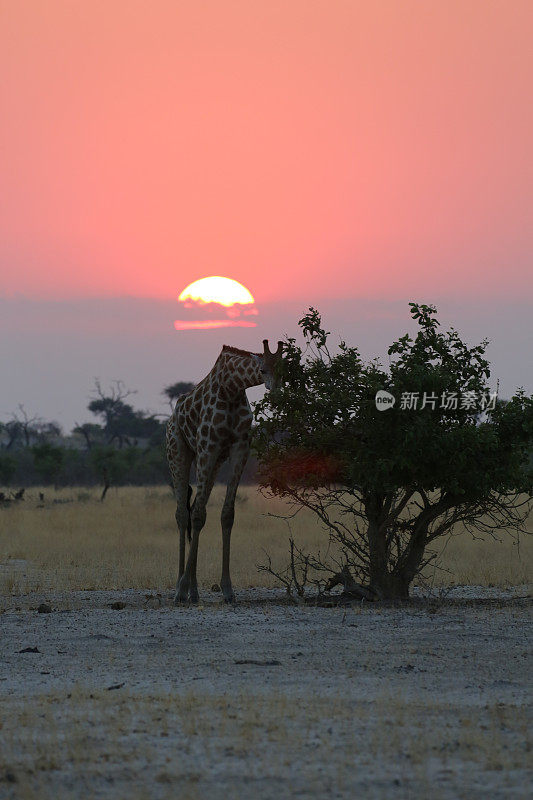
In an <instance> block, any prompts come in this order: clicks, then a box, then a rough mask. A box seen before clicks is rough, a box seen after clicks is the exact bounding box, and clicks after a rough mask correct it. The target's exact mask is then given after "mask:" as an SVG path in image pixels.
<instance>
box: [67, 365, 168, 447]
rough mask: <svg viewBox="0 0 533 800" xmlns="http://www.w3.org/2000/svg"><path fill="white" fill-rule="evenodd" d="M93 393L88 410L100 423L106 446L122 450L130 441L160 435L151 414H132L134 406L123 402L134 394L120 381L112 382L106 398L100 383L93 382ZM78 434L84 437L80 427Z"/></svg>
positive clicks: (154, 418)
mask: <svg viewBox="0 0 533 800" xmlns="http://www.w3.org/2000/svg"><path fill="white" fill-rule="evenodd" d="M95 391H96V397H95V398H94V399H93V400H91V402H90V403H89V405H88V408H89V411H92V413H93V414H95V415H96V416H99V417H100V418H101V419H102V422H103V430H104V433H105V436H106V438H107V443H108V444H112V443H113V442H117V444H118V446H119V448H122V447H123V446H124V444H126V445H131V443H132V440H134V442H135V440H136V439H138V438H148V439H149V438H151V437H153V436H154V435H156V434H157V432H158V431H159V428H160V427H161V423H160V422H159V421H158V420H157V418H156V417H155V415H154V414H147V413H146V412H144V411H135V409H134V408H133V406H131V405H130V404H129V403H126V402H125V400H126V398H127V397H129V396H130V395H132V394H135V392H134V391H132V390H130V389H126V388H125V386H124V384H123V383H122V381H114V382H113V384H112V385H111V389H110V390H109V391H108V393H107V394H106V393H105V392H104V390H103V389H102V386H101V384H100V381H98V380H96V381H95ZM78 427H79V426H78ZM82 427H83V426H82ZM78 432H81V433H82V435H84V436H85V433H84V431H83V430H82V429H81V428H80V427H79V431H78ZM86 440H87V437H86Z"/></svg>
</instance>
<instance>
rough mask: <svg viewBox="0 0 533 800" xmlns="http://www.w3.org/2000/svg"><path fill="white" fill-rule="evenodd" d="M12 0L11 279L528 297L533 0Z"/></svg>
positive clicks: (158, 287) (0, 38) (106, 291)
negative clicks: (217, 280) (225, 282)
mask: <svg viewBox="0 0 533 800" xmlns="http://www.w3.org/2000/svg"><path fill="white" fill-rule="evenodd" d="M0 13H1V23H0V75H1V76H2V81H1V88H0V92H1V107H2V124H1V126H0V186H1V187H2V188H1V192H0V273H1V276H2V280H1V283H0V295H4V296H6V295H7V296H11V295H13V294H19V293H20V294H24V295H26V296H28V297H32V298H39V297H50V298H52V297H53V298H69V297H70V298H72V297H84V296H85V297H87V296H92V297H95V296H117V295H134V296H138V297H154V298H161V299H165V298H169V299H170V298H173V297H176V296H177V294H179V292H180V291H181V290H182V289H183V288H184V286H186V285H187V284H188V283H190V282H191V281H193V280H195V279H197V278H200V277H203V276H205V275H213V274H214V275H226V276H228V277H232V278H235V279H236V280H238V281H240V282H242V283H243V284H244V285H245V286H247V287H248V288H249V289H250V291H251V292H252V293H253V294H254V296H255V298H256V300H257V302H258V303H259V304H260V303H261V302H272V301H276V300H278V299H281V298H285V299H294V300H301V301H302V302H303V303H304V304H305V303H306V299H307V297H308V296H309V295H312V296H313V297H316V296H326V297H330V298H335V297H350V296H353V297H357V296H373V297H378V298H379V297H385V296H387V297H393V298H394V297H398V296H402V297H403V296H404V295H405V294H410V295H411V299H418V298H421V297H423V298H424V299H426V300H429V301H431V299H432V297H433V296H434V295H439V296H443V295H448V296H452V297H453V296H456V297H465V296H468V295H475V296H476V297H478V298H480V297H486V298H487V299H495V298H496V297H499V296H502V295H505V296H506V297H507V298H509V299H512V298H515V297H522V298H524V295H526V296H529V297H531V294H532V288H531V287H532V284H533V282H532V281H531V256H532V251H533V218H532V208H533V174H532V173H533V169H532V159H531V141H532V134H533V126H532V118H533V104H532V102H531V86H532V85H533V69H532V60H531V30H532V29H533V3H531V2H530V0H523V2H521V1H520V0H501V2H491V0H479V1H478V2H472V0H442V2H439V1H438V0H432V1H431V2H428V0H419V2H409V0H401V2H400V0H398V2H392V0H391V1H390V2H384V1H383V0H380V1H375V0H372V1H371V0H367V2H364V3H363V2H355V0H346V2H341V1H339V0H324V2H310V0H289V2H287V0H282V1H280V2H276V1H275V0H269V2H264V0H261V1H260V2H254V1H253V0H240V2H237V0H234V1H233V2H232V1H231V0H224V2H220V0H212V1H211V2H209V1H207V2H201V3H200V2H197V0H190V2H178V1H177V0H152V1H149V0H145V1H144V2H140V0H127V1H126V0H124V2H121V1H119V0H113V2H109V0H91V2H81V0H80V1H79V2H73V0H63V2H61V1H60V0H47V1H46V2H38V1H37V0H35V1H34V2H32V0H19V2H11V1H10V0H0Z"/></svg>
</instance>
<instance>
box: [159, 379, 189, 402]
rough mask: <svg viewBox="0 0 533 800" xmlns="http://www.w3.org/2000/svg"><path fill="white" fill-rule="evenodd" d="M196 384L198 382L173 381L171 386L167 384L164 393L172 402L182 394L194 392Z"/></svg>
mask: <svg viewBox="0 0 533 800" xmlns="http://www.w3.org/2000/svg"><path fill="white" fill-rule="evenodd" d="M195 386H196V384H195V383H191V382H190V381H178V382H177V383H171V384H170V386H166V387H165V388H164V389H163V392H162V394H164V395H165V396H166V397H167V398H168V400H169V402H170V403H172V402H174V401H175V400H177V399H178V397H181V395H182V394H189V392H192V390H193V389H194V387H195Z"/></svg>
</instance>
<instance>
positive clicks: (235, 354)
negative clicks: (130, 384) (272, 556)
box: [167, 342, 282, 601]
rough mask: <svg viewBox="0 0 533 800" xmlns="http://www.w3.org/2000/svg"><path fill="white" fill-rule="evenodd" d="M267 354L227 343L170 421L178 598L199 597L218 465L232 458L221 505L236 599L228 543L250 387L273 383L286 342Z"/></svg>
mask: <svg viewBox="0 0 533 800" xmlns="http://www.w3.org/2000/svg"><path fill="white" fill-rule="evenodd" d="M264 347H265V351H264V353H262V354H259V353H250V352H248V351H247V350H239V349H238V348H235V347H229V346H227V345H224V347H223V348H222V352H221V353H220V355H219V357H218V358H217V360H216V363H215V365H214V367H213V369H212V370H211V372H210V373H209V374H208V375H207V376H206V377H205V378H204V379H203V380H202V381H200V383H199V384H198V385H197V386H195V388H194V389H193V390H192V391H191V392H190V393H189V394H188V395H185V396H183V397H180V398H178V400H177V402H176V406H175V409H174V413H173V414H172V416H171V417H170V419H169V421H168V424H167V458H168V463H169V467H170V472H171V475H172V482H173V485H174V489H175V493H176V501H177V509H176V521H177V523H178V529H179V532H180V566H179V575H178V585H177V587H176V601H184V600H187V598H189V599H191V600H192V601H195V600H196V599H197V598H198V590H197V583H196V556H197V549H198V537H199V534H200V531H201V529H202V527H203V525H204V523H205V515H206V512H205V508H206V505H207V500H208V499H209V495H210V493H211V489H212V487H213V483H214V480H215V477H216V473H217V471H218V468H219V467H220V465H221V464H222V462H223V461H225V460H226V459H227V458H229V459H230V477H229V480H228V485H227V491H226V499H225V501H224V505H223V508H222V515H221V521H222V579H221V588H222V590H223V592H224V597H225V599H226V600H232V598H233V591H232V588H231V579H230V576H229V543H230V535H231V528H232V525H233V517H234V506H235V495H236V493H237V487H238V485H239V481H240V478H241V475H242V471H243V469H244V466H245V464H246V461H247V459H248V454H249V450H250V441H249V440H250V428H251V424H252V412H251V409H250V405H249V403H248V399H247V397H246V389H247V388H249V387H250V386H259V385H260V384H262V383H265V382H266V383H267V386H269V387H270V386H271V385H272V384H273V382H274V368H275V365H276V363H277V361H278V360H279V359H280V358H281V347H282V343H281V342H278V350H277V351H276V353H274V354H272V353H271V352H270V350H269V349H268V343H267V342H264ZM193 461H196V478H197V491H196V497H195V500H194V504H193V509H192V511H191V513H190V515H189V511H188V507H187V503H188V492H189V476H190V470H191V465H192V462H193ZM191 523H192V534H193V535H192V541H191V547H190V551H189V557H188V560H187V566H186V567H185V566H184V561H185V533H186V531H187V530H188V529H189V530H190V528H189V527H188V526H189V525H190V524H191Z"/></svg>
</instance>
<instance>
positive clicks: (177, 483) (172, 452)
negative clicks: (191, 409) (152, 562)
mask: <svg viewBox="0 0 533 800" xmlns="http://www.w3.org/2000/svg"><path fill="white" fill-rule="evenodd" d="M167 455H168V461H169V465H170V471H171V474H172V482H173V484H174V493H175V497H176V523H177V525H178V531H179V535H180V543H179V569H178V582H179V579H180V578H181V576H182V575H183V569H184V563H185V534H186V532H187V530H188V528H189V525H190V510H189V502H190V493H191V490H190V486H189V476H190V471H191V464H192V460H193V453H192V451H191V450H190V448H189V446H188V445H187V443H186V442H185V440H184V438H183V436H182V435H181V433H180V432H179V431H177V432H174V433H173V434H172V436H169V438H168V441H167ZM176 588H177V587H176Z"/></svg>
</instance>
